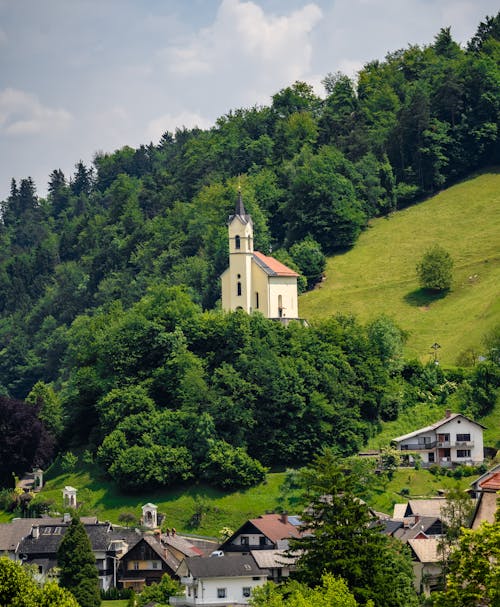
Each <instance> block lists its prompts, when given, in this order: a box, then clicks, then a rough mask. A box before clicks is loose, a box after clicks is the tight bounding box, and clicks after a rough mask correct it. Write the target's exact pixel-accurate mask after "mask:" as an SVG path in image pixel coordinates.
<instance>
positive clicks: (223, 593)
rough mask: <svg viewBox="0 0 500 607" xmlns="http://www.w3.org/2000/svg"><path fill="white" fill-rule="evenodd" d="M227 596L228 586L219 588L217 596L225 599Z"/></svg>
mask: <svg viewBox="0 0 500 607" xmlns="http://www.w3.org/2000/svg"><path fill="white" fill-rule="evenodd" d="M226 596H227V592H226V588H217V598H218V599H225V598H226Z"/></svg>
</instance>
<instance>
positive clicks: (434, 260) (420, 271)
mask: <svg viewBox="0 0 500 607" xmlns="http://www.w3.org/2000/svg"><path fill="white" fill-rule="evenodd" d="M452 270H453V260H452V258H451V255H450V254H449V253H448V252H447V251H445V250H444V249H443V248H442V247H440V246H439V245H434V246H433V247H431V248H430V249H428V250H427V251H426V252H425V253H424V256H423V257H422V259H421V261H420V262H419V263H418V264H417V275H418V279H419V282H420V286H421V287H423V288H424V289H431V290H432V291H447V290H448V289H449V288H450V287H451V283H452Z"/></svg>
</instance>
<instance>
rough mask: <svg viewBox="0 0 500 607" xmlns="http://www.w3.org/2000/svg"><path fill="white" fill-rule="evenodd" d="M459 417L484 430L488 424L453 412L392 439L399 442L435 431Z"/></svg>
mask: <svg viewBox="0 0 500 607" xmlns="http://www.w3.org/2000/svg"><path fill="white" fill-rule="evenodd" d="M457 417H462V418H463V419H466V420H467V421H469V422H470V423H471V424H475V425H476V426H479V427H480V428H483V430H485V429H486V426H483V425H482V424H479V423H478V422H475V421H474V420H473V419H470V418H469V417H467V416H465V415H462V413H452V414H451V415H449V416H448V417H445V418H444V419H440V420H439V421H437V422H436V423H434V424H432V425H431V426H425V428H420V429H419V430H415V431H414V432H409V433H408V434H403V436H397V437H396V438H393V439H392V440H393V441H395V442H397V443H399V442H400V441H403V440H406V439H407V438H413V437H414V436H418V435H419V434H424V433H425V432H433V431H435V430H438V428H440V427H441V426H444V424H447V423H448V422H450V421H452V420H454V419H456V418H457Z"/></svg>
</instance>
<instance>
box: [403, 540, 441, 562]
mask: <svg viewBox="0 0 500 607" xmlns="http://www.w3.org/2000/svg"><path fill="white" fill-rule="evenodd" d="M408 544H410V546H411V549H412V550H413V552H414V553H415V556H416V557H417V559H418V560H419V561H420V562H421V563H439V562H440V561H441V560H442V555H441V553H440V551H439V540H438V539H437V538H434V537H429V538H426V539H412V540H408Z"/></svg>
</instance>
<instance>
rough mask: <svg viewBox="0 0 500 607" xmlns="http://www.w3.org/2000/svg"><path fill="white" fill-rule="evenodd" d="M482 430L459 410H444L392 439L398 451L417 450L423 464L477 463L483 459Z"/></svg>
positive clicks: (481, 427) (480, 426)
mask: <svg viewBox="0 0 500 607" xmlns="http://www.w3.org/2000/svg"><path fill="white" fill-rule="evenodd" d="M484 429H485V427H484V426H482V425H481V424H479V423H477V422H475V421H474V420H472V419H469V418H468V417H466V416H465V415H462V414H461V413H451V412H450V411H447V412H446V417H445V418H444V419H441V420H439V421H438V422H436V423H435V424H432V425H431V426H427V427H425V428H421V429H420V430H415V431H414V432H410V433H409V434H404V435H403V436H398V437H397V438H395V439H393V441H392V442H393V444H395V445H396V447H397V448H398V449H400V450H401V451H402V452H405V451H408V452H414V453H418V454H419V455H420V456H421V458H422V464H423V465H424V466H430V465H431V464H438V465H440V466H453V465H458V464H469V465H478V464H482V463H483V461H484V450H483V430H484ZM410 457H411V456H410Z"/></svg>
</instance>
